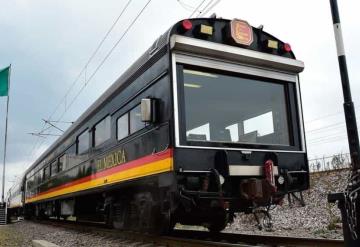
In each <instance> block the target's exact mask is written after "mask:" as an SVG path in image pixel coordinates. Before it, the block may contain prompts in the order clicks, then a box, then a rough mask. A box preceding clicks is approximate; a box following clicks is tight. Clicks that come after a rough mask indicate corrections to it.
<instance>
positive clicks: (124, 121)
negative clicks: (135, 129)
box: [116, 113, 129, 140]
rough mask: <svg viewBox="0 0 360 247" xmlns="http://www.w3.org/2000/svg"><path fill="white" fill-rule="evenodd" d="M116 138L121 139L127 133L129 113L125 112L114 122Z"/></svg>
mask: <svg viewBox="0 0 360 247" xmlns="http://www.w3.org/2000/svg"><path fill="white" fill-rule="evenodd" d="M116 128H117V139H118V140H121V139H123V138H125V137H127V136H128V135H129V114H128V113H125V114H124V115H122V116H121V117H120V118H118V120H117V122H116Z"/></svg>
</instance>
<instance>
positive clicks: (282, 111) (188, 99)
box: [180, 67, 290, 145]
mask: <svg viewBox="0 0 360 247" xmlns="http://www.w3.org/2000/svg"><path fill="white" fill-rule="evenodd" d="M180 68H182V75H183V87H184V102H185V124H186V140H187V141H198V142H199V141H201V142H228V143H229V142H230V143H248V144H251V143H253V144H273V145H290V139H289V127H288V116H287V108H286V97H285V95H286V94H285V84H283V83H275V82H272V81H270V80H268V81H267V80H262V79H250V78H246V77H244V76H242V77H240V76H239V75H236V76H233V75H225V74H220V73H213V72H211V73H208V72H205V71H201V70H194V69H186V68H183V67H180ZM180 72H181V71H180Z"/></svg>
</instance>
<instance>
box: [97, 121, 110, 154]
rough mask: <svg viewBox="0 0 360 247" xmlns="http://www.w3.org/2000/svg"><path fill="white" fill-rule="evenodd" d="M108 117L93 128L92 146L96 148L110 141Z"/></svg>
mask: <svg viewBox="0 0 360 247" xmlns="http://www.w3.org/2000/svg"><path fill="white" fill-rule="evenodd" d="M110 120H111V118H110V116H107V117H106V118H104V119H103V120H101V121H100V122H99V123H97V124H96V125H95V128H94V146H95V147H96V146H98V145H100V144H101V143H103V142H105V141H106V140H108V139H110V135H111V130H110Z"/></svg>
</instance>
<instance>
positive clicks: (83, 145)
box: [76, 130, 89, 154]
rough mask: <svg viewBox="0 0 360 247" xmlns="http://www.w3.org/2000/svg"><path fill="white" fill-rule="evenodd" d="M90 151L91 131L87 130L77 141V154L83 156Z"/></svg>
mask: <svg viewBox="0 0 360 247" xmlns="http://www.w3.org/2000/svg"><path fill="white" fill-rule="evenodd" d="M88 149H89V131H88V130H85V131H84V132H83V133H81V134H80V135H79V136H78V137H77V140H76V154H82V153H85V152H86V151H88Z"/></svg>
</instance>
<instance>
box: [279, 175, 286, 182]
mask: <svg viewBox="0 0 360 247" xmlns="http://www.w3.org/2000/svg"><path fill="white" fill-rule="evenodd" d="M284 182H285V179H284V177H283V176H279V178H278V183H279V184H283V183H284Z"/></svg>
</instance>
